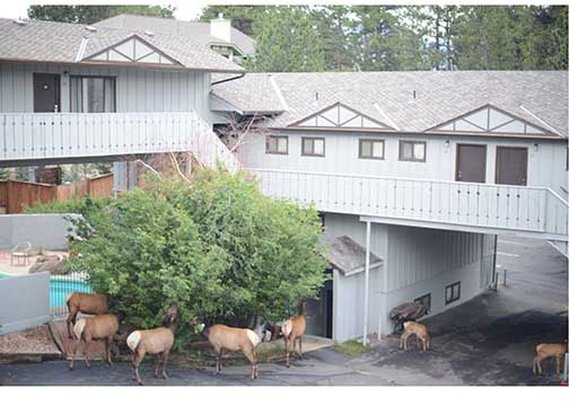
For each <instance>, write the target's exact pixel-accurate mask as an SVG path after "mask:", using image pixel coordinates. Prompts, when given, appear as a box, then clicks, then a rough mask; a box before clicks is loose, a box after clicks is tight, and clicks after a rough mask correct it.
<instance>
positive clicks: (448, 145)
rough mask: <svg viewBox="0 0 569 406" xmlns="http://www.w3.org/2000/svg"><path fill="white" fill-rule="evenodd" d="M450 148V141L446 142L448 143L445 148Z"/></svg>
mask: <svg viewBox="0 0 569 406" xmlns="http://www.w3.org/2000/svg"><path fill="white" fill-rule="evenodd" d="M448 147H450V140H446V141H445V148H447V149H448Z"/></svg>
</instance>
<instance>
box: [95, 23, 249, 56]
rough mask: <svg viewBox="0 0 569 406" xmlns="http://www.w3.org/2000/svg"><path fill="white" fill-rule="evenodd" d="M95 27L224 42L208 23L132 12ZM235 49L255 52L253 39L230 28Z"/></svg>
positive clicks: (205, 42) (203, 41)
mask: <svg viewBox="0 0 569 406" xmlns="http://www.w3.org/2000/svg"><path fill="white" fill-rule="evenodd" d="M94 25H95V26H97V27H106V28H115V29H123V30H124V29H128V30H140V31H142V30H149V31H152V32H154V33H162V34H170V35H183V36H188V37H191V38H193V39H194V40H195V41H197V42H200V43H204V44H222V43H226V42H225V41H223V40H221V39H220V38H217V37H214V36H212V35H211V34H210V23H207V22H197V21H182V20H175V19H173V18H161V17H152V16H141V15H132V14H121V15H118V16H114V17H111V18H107V19H106V20H102V21H99V22H98V23H96V24H94ZM228 44H231V45H234V46H235V47H236V48H237V49H239V50H240V51H242V52H243V53H244V54H245V55H251V54H253V53H255V41H254V40H253V39H252V38H251V37H249V36H248V35H245V34H244V33H242V32H241V31H239V30H237V29H235V28H231V42H230V43H228Z"/></svg>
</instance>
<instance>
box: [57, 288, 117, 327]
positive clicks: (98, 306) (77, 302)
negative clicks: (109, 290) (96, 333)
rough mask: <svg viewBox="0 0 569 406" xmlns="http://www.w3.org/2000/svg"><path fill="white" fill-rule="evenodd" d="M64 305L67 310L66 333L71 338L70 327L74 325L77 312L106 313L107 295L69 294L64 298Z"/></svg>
mask: <svg viewBox="0 0 569 406" xmlns="http://www.w3.org/2000/svg"><path fill="white" fill-rule="evenodd" d="M65 303H66V304H67V309H68V310H69V316H67V333H68V334H69V338H73V336H72V335H71V326H72V325H75V321H76V319H77V313H78V312H81V313H83V314H94V315H96V314H104V313H107V312H108V306H107V295H103V294H100V293H82V292H71V293H70V294H69V295H67V297H66V298H65Z"/></svg>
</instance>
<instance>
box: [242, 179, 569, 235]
mask: <svg viewBox="0 0 569 406" xmlns="http://www.w3.org/2000/svg"><path fill="white" fill-rule="evenodd" d="M249 171H251V172H252V173H254V174H256V175H257V177H258V178H259V182H260V187H261V190H262V191H263V193H265V194H268V195H270V196H274V197H277V198H283V199H288V200H293V201H297V202H300V203H302V204H305V205H309V204H313V205H314V206H315V207H316V208H317V209H318V210H321V211H327V212H333V213H346V214H356V215H362V216H375V217H383V218H391V219H402V220H416V221H426V222H437V223H447V224H456V225H463V226H472V227H478V228H493V229H504V230H519V231H526V232H538V233H543V234H547V235H549V236H554V237H558V238H560V239H562V240H567V208H568V205H567V202H565V201H564V200H563V199H562V198H561V197H559V196H558V195H557V194H555V193H554V192H553V191H551V190H550V189H547V188H539V187H526V186H510V185H489V184H482V183H466V182H448V181H436V180H421V179H405V178H387V177H377V176H362V175H347V174H337V173H313V172H312V173H311V172H297V171H283V170H274V169H249Z"/></svg>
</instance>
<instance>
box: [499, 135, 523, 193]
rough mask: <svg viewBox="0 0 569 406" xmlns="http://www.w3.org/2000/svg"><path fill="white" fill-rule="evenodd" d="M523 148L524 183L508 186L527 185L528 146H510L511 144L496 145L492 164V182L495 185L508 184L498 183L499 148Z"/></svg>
mask: <svg viewBox="0 0 569 406" xmlns="http://www.w3.org/2000/svg"><path fill="white" fill-rule="evenodd" d="M500 148H501V149H525V151H526V170H525V184H524V185H510V186H527V185H528V166H529V148H528V147H523V146H518V145H516V146H512V145H496V163H495V166H494V183H495V184H496V185H508V184H507V183H498V175H499V173H498V168H499V167H498V162H499V159H500V154H499V153H498V150H499V149H500Z"/></svg>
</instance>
